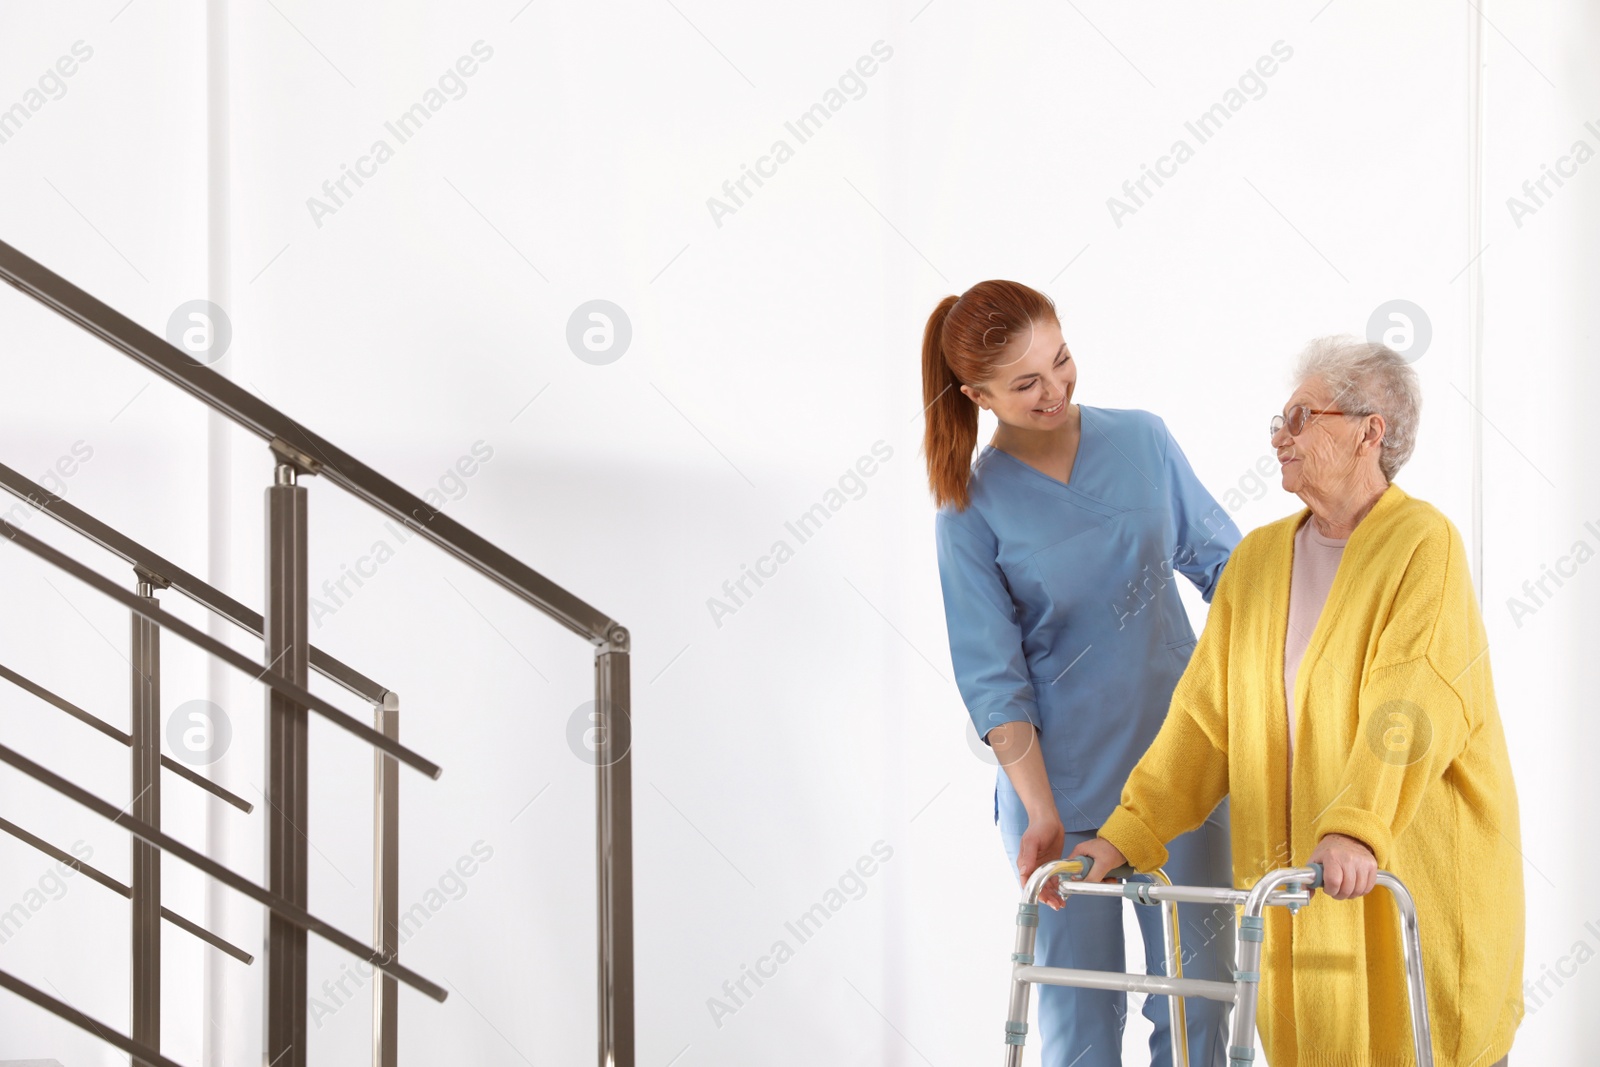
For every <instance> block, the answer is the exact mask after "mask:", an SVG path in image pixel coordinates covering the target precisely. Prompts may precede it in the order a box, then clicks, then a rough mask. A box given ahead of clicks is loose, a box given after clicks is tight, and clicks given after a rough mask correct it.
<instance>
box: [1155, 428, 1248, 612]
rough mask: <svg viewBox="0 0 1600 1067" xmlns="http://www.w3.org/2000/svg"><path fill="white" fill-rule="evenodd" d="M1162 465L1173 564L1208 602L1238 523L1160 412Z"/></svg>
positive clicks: (1236, 537) (1236, 534) (1235, 539)
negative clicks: (1169, 505)
mask: <svg viewBox="0 0 1600 1067" xmlns="http://www.w3.org/2000/svg"><path fill="white" fill-rule="evenodd" d="M1156 421H1157V422H1158V423H1159V424H1160V426H1161V435H1162V437H1163V443H1162V457H1163V466H1164V468H1165V471H1166V475H1167V485H1168V486H1169V487H1170V492H1171V494H1172V495H1171V499H1172V520H1173V531H1172V534H1173V544H1174V545H1175V546H1176V547H1175V548H1174V550H1173V557H1172V565H1173V566H1174V567H1176V568H1177V569H1178V570H1179V571H1181V572H1182V573H1183V575H1184V577H1186V578H1188V579H1189V580H1190V581H1191V582H1193V583H1194V585H1195V588H1196V589H1198V590H1200V595H1201V597H1202V598H1204V599H1205V601H1206V602H1207V603H1210V602H1211V597H1212V594H1213V592H1214V591H1215V590H1216V587H1217V579H1218V578H1219V577H1221V575H1222V568H1223V567H1224V566H1226V565H1227V562H1228V554H1229V553H1230V552H1232V551H1233V548H1234V546H1235V545H1237V544H1238V543H1239V527H1238V526H1237V525H1235V523H1234V521H1233V519H1232V517H1230V516H1229V515H1228V513H1227V512H1226V511H1224V510H1223V508H1222V506H1221V505H1220V504H1218V503H1217V501H1216V498H1215V497H1213V496H1212V495H1211V494H1210V492H1208V491H1207V490H1206V487H1205V486H1204V485H1203V484H1202V483H1201V481H1200V479H1199V477H1198V476H1197V475H1196V474H1195V472H1194V468H1193V467H1192V466H1190V465H1189V458H1188V457H1187V456H1185V455H1184V454H1183V449H1181V448H1179V447H1178V442H1177V439H1176V438H1174V437H1173V436H1172V431H1171V430H1169V429H1168V428H1167V423H1166V420H1165V419H1162V418H1161V417H1160V416H1159V415H1158V416H1156Z"/></svg>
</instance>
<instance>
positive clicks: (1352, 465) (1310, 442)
mask: <svg viewBox="0 0 1600 1067" xmlns="http://www.w3.org/2000/svg"><path fill="white" fill-rule="evenodd" d="M1346 399H1348V398H1346ZM1338 401H1339V398H1338V397H1337V396H1336V395H1335V394H1334V392H1333V390H1332V389H1330V388H1328V385H1327V383H1326V382H1324V381H1323V380H1322V379H1321V378H1308V379H1307V380H1306V381H1304V382H1302V383H1301V385H1300V388H1298V389H1296V390H1295V391H1294V394H1293V395H1292V396H1290V397H1289V402H1288V403H1287V404H1285V405H1283V415H1284V419H1285V425H1283V426H1281V427H1279V429H1278V432H1277V433H1275V434H1273V435H1272V447H1273V448H1275V449H1277V450H1278V463H1279V465H1280V469H1281V470H1282V472H1283V488H1284V489H1285V490H1287V491H1288V492H1291V493H1304V492H1307V491H1309V492H1312V493H1315V494H1318V495H1337V493H1338V487H1339V486H1341V485H1345V484H1350V483H1353V482H1354V481H1355V480H1356V479H1357V476H1358V474H1357V472H1358V466H1359V461H1358V456H1357V446H1358V445H1359V444H1360V442H1361V439H1362V433H1363V430H1364V421H1365V420H1362V419H1352V418H1346V417H1344V416H1343V415H1307V416H1306V422H1305V426H1303V427H1302V428H1301V430H1300V433H1299V434H1298V435H1295V434H1291V433H1290V432H1289V427H1288V425H1287V420H1288V417H1289V413H1290V412H1291V411H1293V410H1294V408H1295V406H1296V405H1297V404H1303V405H1305V406H1306V407H1307V408H1310V409H1311V410H1313V411H1331V410H1343V408H1342V407H1341V405H1340V403H1339V402H1338Z"/></svg>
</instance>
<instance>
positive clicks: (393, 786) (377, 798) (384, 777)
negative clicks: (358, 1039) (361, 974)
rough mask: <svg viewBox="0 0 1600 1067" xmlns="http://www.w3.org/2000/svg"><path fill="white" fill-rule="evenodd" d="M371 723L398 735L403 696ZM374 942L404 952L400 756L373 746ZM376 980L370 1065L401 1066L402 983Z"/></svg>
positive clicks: (383, 977)
mask: <svg viewBox="0 0 1600 1067" xmlns="http://www.w3.org/2000/svg"><path fill="white" fill-rule="evenodd" d="M374 717H375V721H374V722H373V724H372V725H373V727H374V728H375V729H377V731H378V732H379V733H381V734H383V736H385V737H388V738H391V739H393V740H395V741H398V740H400V697H399V696H398V695H397V694H395V693H393V692H388V693H385V694H384V695H383V704H382V705H380V706H378V707H377V708H375V709H374ZM372 757H373V768H372V786H373V797H372V809H373V820H374V825H373V829H372V845H373V855H372V944H373V947H374V948H376V949H378V950H379V951H380V952H382V953H383V954H384V955H385V956H388V957H390V958H391V959H392V958H395V957H397V956H399V955H400V928H399V925H398V924H399V921H400V761H399V760H397V759H395V758H394V757H393V756H390V755H387V754H385V753H383V752H381V751H379V750H377V749H373V751H372ZM377 979H378V980H377V981H376V982H374V983H372V1067H397V1064H398V1063H399V1055H400V1046H399V1039H400V1019H399V1015H398V1011H399V1007H400V983H399V982H398V981H396V980H395V979H394V978H393V977H391V976H390V975H387V974H384V973H382V972H381V971H380V972H378V974H377Z"/></svg>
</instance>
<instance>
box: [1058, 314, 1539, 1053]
mask: <svg viewBox="0 0 1600 1067" xmlns="http://www.w3.org/2000/svg"><path fill="white" fill-rule="evenodd" d="M1295 381H1296V382H1297V383H1298V384H1297V387H1296V388H1295V390H1294V393H1293V395H1291V396H1290V398H1289V402H1288V404H1286V405H1285V407H1284V409H1283V414H1282V415H1281V416H1279V417H1277V418H1274V419H1273V420H1272V443H1273V446H1274V447H1275V448H1276V449H1277V451H1278V458H1279V461H1280V463H1281V464H1282V477H1283V487H1284V488H1285V489H1286V490H1288V491H1289V492H1292V493H1294V494H1296V495H1297V496H1299V497H1300V499H1301V500H1302V501H1304V502H1305V504H1306V507H1304V508H1302V509H1301V510H1300V511H1298V512H1297V513H1295V514H1293V515H1290V516H1288V517H1286V518H1284V519H1280V520H1278V521H1277V522H1273V523H1270V524H1268V525H1266V526H1263V527H1261V528H1259V529H1256V530H1253V531H1251V532H1250V533H1249V534H1247V535H1245V537H1244V539H1243V540H1241V541H1240V542H1239V545H1238V547H1236V548H1235V549H1234V551H1233V555H1232V557H1231V559H1230V561H1229V564H1228V567H1227V569H1226V570H1225V571H1224V572H1223V575H1222V577H1221V579H1220V580H1219V582H1218V584H1217V589H1216V591H1215V594H1214V596H1213V598H1212V602H1211V609H1210V613H1209V615H1208V617H1207V619H1206V626H1205V629H1204V631H1203V633H1202V634H1201V637H1200V642H1199V645H1198V646H1197V647H1196V649H1195V651H1194V655H1193V657H1192V658H1191V659H1190V662H1189V666H1188V668H1187V669H1186V670H1185V672H1184V674H1183V677H1182V678H1181V679H1180V680H1179V682H1178V685H1177V688H1176V689H1175V690H1174V692H1173V697H1172V705H1171V707H1170V708H1169V709H1168V713H1167V717H1166V720H1165V722H1164V723H1163V724H1162V727H1161V730H1160V732H1159V733H1158V734H1157V735H1156V738H1155V740H1154V741H1153V742H1151V744H1150V747H1149V748H1148V749H1147V750H1146V751H1145V753H1144V755H1143V756H1142V757H1141V758H1140V760H1139V762H1138V763H1137V764H1136V765H1135V766H1134V768H1133V771H1132V773H1131V774H1130V775H1129V777H1128V780H1127V782H1126V783H1125V784H1124V786H1123V790H1122V798H1121V803H1120V805H1119V806H1118V807H1117V808H1116V809H1115V810H1114V811H1113V812H1112V813H1111V815H1110V816H1109V817H1108V818H1107V819H1106V820H1105V822H1104V824H1103V825H1102V826H1101V827H1100V831H1099V835H1098V837H1096V838H1094V839H1092V840H1089V841H1085V842H1082V843H1081V844H1079V845H1078V846H1077V847H1076V848H1074V849H1073V851H1072V854H1073V855H1075V856H1077V855H1085V856H1089V857H1092V858H1093V860H1094V869H1093V870H1092V871H1091V872H1090V874H1089V878H1090V879H1092V880H1094V881H1099V880H1101V879H1102V878H1103V877H1104V875H1105V874H1106V872H1108V871H1109V870H1110V869H1112V868H1113V867H1115V866H1117V865H1118V864H1121V863H1123V862H1127V863H1131V864H1132V865H1133V866H1134V867H1135V868H1136V869H1137V870H1140V871H1149V870H1152V869H1154V868H1156V867H1159V866H1160V865H1161V864H1162V863H1164V862H1165V861H1166V858H1167V849H1166V842H1168V841H1170V840H1172V839H1173V838H1175V837H1177V836H1178V835H1180V834H1182V833H1184V832H1185V831H1187V830H1189V829H1190V828H1192V827H1194V826H1197V825H1199V823H1200V822H1201V821H1202V820H1203V819H1204V818H1205V817H1206V814H1207V813H1208V812H1210V811H1211V809H1212V808H1213V807H1214V806H1215V805H1216V803H1217V802H1218V800H1219V799H1221V798H1222V797H1223V796H1228V797H1229V799H1230V801H1231V805H1232V807H1231V811H1232V831H1231V832H1232V853H1233V871H1234V878H1235V880H1236V882H1238V883H1239V884H1240V885H1241V886H1249V885H1251V884H1253V883H1254V882H1255V881H1257V880H1259V878H1260V877H1261V876H1262V875H1263V874H1265V873H1266V872H1267V871H1270V870H1272V869H1275V868H1278V867H1287V866H1297V865H1299V864H1303V863H1306V862H1318V863H1322V864H1323V865H1324V870H1325V882H1324V887H1323V888H1324V892H1325V897H1324V898H1321V899H1319V900H1317V901H1316V902H1315V903H1314V904H1313V906H1312V907H1310V908H1307V909H1306V910H1304V911H1303V912H1301V913H1300V914H1299V915H1298V916H1296V917H1293V918H1291V917H1290V916H1289V914H1288V913H1287V910H1286V909H1282V908H1270V909H1268V911H1267V924H1266V941H1265V943H1264V945H1263V953H1262V973H1261V1004H1262V1008H1261V1012H1260V1015H1259V1023H1258V1025H1259V1029H1260V1032H1261V1041H1262V1045H1263V1046H1264V1048H1265V1049H1266V1054H1267V1059H1268V1061H1269V1062H1270V1063H1271V1064H1272V1067H1367V1065H1371V1067H1388V1065H1391V1064H1393V1065H1400V1064H1410V1063H1412V1062H1413V1059H1412V1055H1411V1052H1410V1049H1411V1041H1410V1028H1409V1021H1408V1011H1407V1005H1406V998H1405V978H1404V971H1403V968H1402V960H1401V949H1400V932H1399V929H1398V921H1397V918H1396V912H1395V907H1394V903H1393V901H1391V900H1389V899H1388V895H1387V894H1386V893H1375V894H1371V895H1369V893H1371V890H1372V889H1373V887H1374V885H1375V877H1376V872H1377V871H1378V870H1379V869H1380V868H1381V869H1383V870H1388V871H1390V872H1392V873H1394V874H1395V875H1396V876H1397V877H1398V878H1399V879H1400V880H1401V881H1402V882H1404V883H1405V884H1406V886H1407V887H1408V888H1409V889H1410V890H1411V892H1412V893H1413V894H1414V896H1415V897H1416V904H1417V911H1418V923H1419V926H1420V928H1421V935H1422V958H1423V963H1424V966H1425V971H1426V983H1427V995H1428V1007H1429V1012H1430V1015H1431V1018H1432V1024H1433V1026H1432V1028H1433V1044H1434V1057H1435V1063H1437V1064H1438V1065H1439V1067H1491V1065H1497V1064H1504V1063H1506V1062H1507V1060H1506V1056H1507V1053H1508V1051H1509V1049H1510V1048H1511V1042H1512V1037H1513V1035H1514V1034H1515V1032H1516V1028H1517V1023H1518V1021H1519V1020H1520V1019H1521V1017H1522V962H1523V890H1522V856H1521V852H1520V850H1519V844H1518V842H1519V839H1520V833H1519V828H1518V820H1517V800H1516V791H1515V787H1514V785H1513V782H1512V776H1511V764H1510V761H1509V759H1508V757H1507V753H1506V743H1505V736H1504V733H1503V731H1502V729H1501V725H1500V714H1499V711H1498V709H1497V708H1496V706H1495V698H1494V683H1493V678H1492V676H1491V674H1490V670H1489V655H1488V645H1487V638H1486V636H1485V633H1484V628H1483V619H1482V616H1481V615H1480V613H1479V610H1478V602H1477V599H1476V596H1475V595H1474V592H1473V588H1472V584H1471V575H1470V574H1469V572H1468V569H1467V558H1466V553H1465V551H1464V549H1463V545H1462V541H1461V535H1460V533H1459V532H1458V531H1457V530H1456V528H1455V526H1454V524H1452V523H1451V522H1450V520H1449V519H1448V518H1446V517H1445V515H1444V514H1443V513H1441V512H1440V511H1439V510H1438V509H1437V508H1435V507H1434V506H1433V505H1431V504H1428V503H1426V502H1425V501H1422V500H1419V499H1417V498H1416V497H1413V496H1411V495H1409V494H1408V493H1406V492H1405V491H1404V490H1402V489H1401V488H1400V486H1399V485H1397V484H1395V482H1394V475H1395V472H1396V471H1398V470H1399V469H1400V467H1401V466H1402V465H1403V464H1404V463H1405V462H1406V460H1407V459H1408V458H1409V457H1410V455H1411V451H1412V447H1413V445H1414V444H1415V440H1416V428H1417V419H1418V413H1419V409H1420V406H1421V397H1420V393H1419V389H1418V385H1417V378H1416V372H1415V371H1413V370H1412V368H1411V367H1410V366H1409V365H1407V363H1406V362H1405V360H1404V359H1402V358H1401V357H1400V356H1399V355H1397V354H1396V353H1395V352H1393V351H1392V350H1390V349H1388V348H1386V347H1384V346H1383V345H1379V344H1371V343H1367V342H1363V341H1357V340H1355V339H1353V338H1324V339H1321V340H1319V341H1314V342H1312V344H1311V345H1310V346H1309V347H1308V348H1307V350H1306V351H1305V353H1304V354H1303V355H1302V357H1301V359H1300V363H1299V366H1298V368H1297V371H1296V374H1295ZM1328 898H1331V899H1328Z"/></svg>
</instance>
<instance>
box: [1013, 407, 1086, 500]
mask: <svg viewBox="0 0 1600 1067" xmlns="http://www.w3.org/2000/svg"><path fill="white" fill-rule="evenodd" d="M1089 410H1090V409H1089V405H1087V404H1079V405H1078V412H1079V419H1080V421H1079V426H1078V448H1077V451H1075V452H1074V453H1073V455H1072V469H1071V470H1070V471H1068V472H1067V480H1066V481H1062V480H1061V479H1060V478H1057V477H1056V476H1055V475H1053V474H1046V473H1045V472H1044V471H1042V470H1040V469H1039V468H1038V467H1035V466H1034V465H1033V464H1032V463H1029V462H1028V461H1027V460H1025V459H1019V458H1018V457H1016V456H1013V455H1012V454H1011V453H1010V452H1007V451H1006V450H1005V449H1003V448H996V447H995V446H994V445H993V444H986V445H984V446H983V452H984V455H989V454H992V453H999V454H1000V455H1002V456H1004V457H1005V458H1006V459H1007V460H1009V461H1010V462H1011V463H1012V464H1013V465H1014V466H1016V467H1019V468H1021V469H1022V470H1024V471H1026V472H1027V473H1029V474H1031V475H1033V476H1034V477H1035V478H1038V479H1040V480H1042V481H1043V482H1044V483H1045V484H1046V485H1048V486H1049V487H1050V488H1051V489H1052V490H1054V491H1056V492H1058V493H1063V492H1065V493H1071V494H1072V495H1073V496H1074V497H1080V498H1082V499H1084V500H1089V501H1093V502H1094V503H1096V504H1103V503H1104V501H1101V500H1099V499H1098V498H1096V497H1093V496H1090V495H1089V494H1088V493H1085V492H1084V491H1083V490H1082V489H1080V488H1078V487H1077V486H1076V485H1073V484H1072V479H1073V477H1074V476H1075V475H1077V473H1078V468H1079V467H1081V466H1082V465H1083V446H1084V444H1085V443H1087V441H1088V439H1089V434H1088V432H1087V431H1088V428H1089V422H1090V419H1089ZM1095 432H1096V433H1098V432H1099V430H1096V431H1095ZM1078 482H1079V484H1080V485H1081V484H1082V482H1083V479H1082V478H1079V479H1078Z"/></svg>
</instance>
